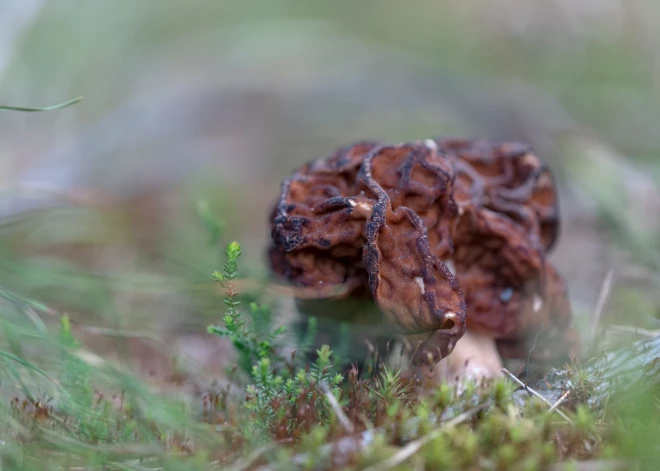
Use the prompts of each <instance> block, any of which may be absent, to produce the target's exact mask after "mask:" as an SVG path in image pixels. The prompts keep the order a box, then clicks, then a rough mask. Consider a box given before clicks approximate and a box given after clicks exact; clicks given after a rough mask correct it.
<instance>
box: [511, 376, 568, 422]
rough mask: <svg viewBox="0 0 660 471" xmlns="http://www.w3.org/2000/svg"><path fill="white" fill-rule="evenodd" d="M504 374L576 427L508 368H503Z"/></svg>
mask: <svg viewBox="0 0 660 471" xmlns="http://www.w3.org/2000/svg"><path fill="white" fill-rule="evenodd" d="M502 373H504V374H505V375H507V376H508V377H509V378H511V379H512V380H514V381H515V382H516V383H518V384H519V385H520V386H522V387H523V388H525V391H527V392H529V393H530V394H532V395H534V396H536V397H538V398H539V399H541V400H542V401H543V402H545V403H546V404H547V405H549V406H550V408H551V410H554V411H555V412H557V414H559V415H560V416H562V418H563V419H564V420H565V421H566V422H568V423H569V424H571V425H573V426H574V424H573V421H572V420H571V418H570V417H569V416H567V415H566V414H564V413H563V412H562V411H560V410H559V409H552V407H553V406H554V404H552V403H551V402H550V401H548V400H547V399H546V398H545V397H543V396H542V395H541V394H539V393H538V392H536V391H534V390H533V389H532V388H530V387H529V386H527V385H526V384H525V383H523V382H522V381H520V380H519V379H518V378H517V377H516V375H514V374H513V373H511V372H510V371H509V370H507V369H506V368H502Z"/></svg>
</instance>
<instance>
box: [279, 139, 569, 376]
mask: <svg viewBox="0 0 660 471" xmlns="http://www.w3.org/2000/svg"><path fill="white" fill-rule="evenodd" d="M271 225H272V232H271V236H272V244H271V247H270V249H269V253H270V263H271V268H272V270H273V272H274V273H275V274H277V275H279V276H280V277H283V278H284V279H286V280H287V282H289V283H291V284H293V285H294V286H296V287H297V288H300V289H304V290H306V292H307V293H310V292H312V293H316V294H317V296H316V297H317V298H319V299H321V300H323V302H326V303H328V302H330V300H338V299H346V298H365V299H370V300H373V301H375V304H376V305H377V307H378V308H379V309H378V310H379V312H380V313H381V315H382V319H383V322H381V323H380V325H381V326H382V327H384V334H386V335H387V334H389V335H390V336H391V335H392V334H400V335H404V336H407V338H408V339H409V340H412V341H414V347H415V349H414V352H413V354H412V360H413V363H414V364H416V365H424V364H427V365H433V364H435V363H437V362H438V361H440V360H441V359H443V358H445V357H447V356H449V359H448V360H447V362H446V365H447V366H448V367H449V369H450V370H455V369H456V368H452V366H451V365H459V366H460V365H463V367H464V366H465V364H466V363H467V364H469V365H470V370H471V371H472V372H475V371H478V372H479V373H478V376H492V375H494V374H498V373H499V369H500V368H501V363H500V360H499V358H498V355H497V353H493V352H496V351H499V354H501V355H504V356H506V357H521V356H526V353H527V350H529V349H530V345H531V343H530V339H531V341H532V342H533V340H534V338H535V337H539V336H538V335H537V334H538V332H540V331H544V332H546V335H544V336H542V338H543V340H542V342H541V343H543V342H545V343H543V345H544V348H542V349H537V348H534V351H535V352H537V353H541V354H542V355H541V356H544V357H545V358H551V357H552V354H553V352H552V351H551V350H550V349H546V348H545V346H547V345H549V343H548V339H552V342H556V341H557V340H558V339H565V340H566V342H565V343H566V344H567V345H568V346H569V347H570V348H569V350H570V351H573V350H572V349H574V347H575V345H576V336H575V335H574V332H573V331H572V327H571V325H570V321H571V316H572V315H571V310H570V305H569V303H568V300H567V296H566V290H565V288H564V284H563V281H562V280H561V278H560V276H559V275H558V274H557V272H556V271H555V270H554V268H553V267H552V266H551V265H550V264H549V263H548V262H547V260H546V258H545V254H546V251H547V250H549V249H551V248H552V246H553V245H554V243H555V240H556V237H557V232H558V207H557V196H556V192H555V188H554V182H553V179H552V175H551V174H550V172H549V170H548V169H547V168H546V167H545V166H543V165H542V164H541V162H540V160H539V159H538V158H537V157H536V155H535V154H534V153H533V152H532V150H531V149H530V148H529V147H527V146H525V145H522V144H519V143H511V142H504V143H498V142H493V141H486V140H477V141H470V140H457V139H450V140H431V139H427V140H425V141H417V142H410V143H402V144H399V145H384V144H380V143H377V142H359V143H356V144H353V145H350V146H347V147H344V148H342V149H339V150H338V151H337V152H335V153H334V154H333V155H331V156H329V157H327V158H322V159H318V160H314V161H312V162H309V163H308V164H306V165H304V166H303V167H302V168H300V169H299V170H298V171H296V172H294V173H293V174H292V175H291V176H289V177H288V178H286V179H285V180H284V181H283V182H282V186H281V192H280V195H279V198H278V200H277V202H276V204H275V205H274V208H273V210H272V213H271ZM304 302H305V301H304V300H300V303H304ZM328 311H329V313H328V315H329V316H330V317H332V316H337V315H339V314H340V313H341V312H342V309H341V308H336V307H334V306H333V307H331V308H329V309H328ZM356 316H357V317H358V318H359V316H360V312H359V311H358V312H356V313H353V317H352V318H353V319H355V318H356ZM371 319H372V320H373V318H371ZM466 329H467V331H468V333H467V334H466ZM373 332H375V331H373ZM461 339H462V340H461ZM459 340H460V341H459ZM536 340H538V338H536ZM564 351H565V350H564ZM452 352H453V353H452ZM479 352H481V353H479ZM450 354H451V355H450ZM466 355H468V356H467V357H466Z"/></svg>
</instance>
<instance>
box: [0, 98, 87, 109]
mask: <svg viewBox="0 0 660 471" xmlns="http://www.w3.org/2000/svg"><path fill="white" fill-rule="evenodd" d="M82 99H83V97H81V96H79V97H76V98H73V99H72V100H69V101H65V102H64V103H58V104H57V105H51V106H41V107H34V108H33V107H29V106H9V105H0V110H7V111H27V112H32V111H55V110H61V109H62V108H66V107H67V106H71V105H74V104H76V103H78V102H79V101H82Z"/></svg>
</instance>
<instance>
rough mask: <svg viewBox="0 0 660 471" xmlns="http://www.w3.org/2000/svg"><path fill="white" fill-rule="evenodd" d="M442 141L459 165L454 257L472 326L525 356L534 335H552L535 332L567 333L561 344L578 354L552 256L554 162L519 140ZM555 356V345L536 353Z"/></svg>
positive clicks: (508, 352)
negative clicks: (549, 165) (549, 256)
mask: <svg viewBox="0 0 660 471" xmlns="http://www.w3.org/2000/svg"><path fill="white" fill-rule="evenodd" d="M437 144H438V147H439V148H440V149H441V151H444V152H445V153H446V154H447V156H448V158H449V159H451V160H452V161H453V162H454V169H455V172H456V183H455V188H456V190H455V192H454V197H455V199H456V202H457V204H458V206H459V208H460V210H459V212H460V217H459V220H458V222H457V223H456V225H455V226H454V230H453V231H452V238H453V241H454V244H455V246H456V250H455V252H454V253H453V254H452V259H453V261H454V264H455V266H456V274H457V278H458V280H459V284H460V286H461V289H462V290H463V293H464V295H465V299H466V303H467V305H468V327H469V328H470V329H473V330H476V331H481V332H487V333H489V334H490V335H492V336H493V337H494V338H495V339H497V340H498V345H499V346H500V352H501V354H502V355H503V356H505V357H524V356H526V355H527V351H529V350H530V349H531V346H532V345H533V342H534V340H538V339H539V338H541V339H544V338H546V337H548V336H549V334H547V335H537V334H539V332H541V334H542V332H544V331H545V332H546V333H549V332H550V331H552V332H554V336H555V337H557V335H565V341H564V342H563V343H564V344H565V345H566V346H567V348H568V349H569V350H570V352H571V353H574V350H575V348H576V344H575V342H576V340H575V339H576V338H577V337H576V333H575V332H574V331H573V330H572V329H571V327H570V321H571V318H572V312H571V308H570V305H569V303H568V299H567V293H566V290H565V288H564V284H563V281H562V279H561V278H560V276H559V274H558V273H557V272H556V271H555V269H554V268H553V267H552V266H551V265H550V263H549V262H548V261H547V260H546V252H547V251H548V250H550V249H551V248H552V247H553V245H554V243H555V241H556V238H557V233H558V230H559V217H558V216H559V208H558V201H557V200H558V198H557V194H556V190H555V186H554V181H553V178H552V175H551V173H550V171H549V169H548V168H547V167H545V166H544V165H543V164H542V163H541V161H540V160H539V158H538V157H536V155H534V153H533V151H532V149H531V148H529V147H528V146H525V145H523V144H519V143H515V142H493V141H486V140H478V141H466V140H458V139H451V140H438V141H437ZM558 340H560V339H558V338H555V341H558ZM514 347H515V348H514ZM523 350H524V353H523ZM553 350H554V353H555V354H561V353H565V352H566V349H565V348H556V349H553ZM551 355H552V352H551V351H550V349H539V350H538V351H536V348H534V351H533V352H532V356H534V357H535V358H547V357H549V356H551Z"/></svg>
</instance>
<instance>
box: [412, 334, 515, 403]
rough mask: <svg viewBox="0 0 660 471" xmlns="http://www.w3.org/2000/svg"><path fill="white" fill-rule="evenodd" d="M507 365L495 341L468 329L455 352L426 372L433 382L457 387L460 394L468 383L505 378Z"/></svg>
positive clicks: (457, 344)
mask: <svg viewBox="0 0 660 471" xmlns="http://www.w3.org/2000/svg"><path fill="white" fill-rule="evenodd" d="M503 366H504V365H503V364H502V358H501V357H500V354H499V352H498V351H497V346H496V344H495V339H493V338H492V337H490V336H488V335H487V334H483V333H480V332H474V331H471V330H469V329H468V330H467V331H466V332H465V335H463V337H461V339H460V340H459V341H458V342H457V343H456V346H455V347H454V350H453V351H452V352H451V353H450V354H449V355H448V356H447V357H446V358H444V359H442V360H441V361H440V362H439V363H437V364H436V365H434V366H433V369H432V371H428V370H427V369H426V368H424V369H425V370H427V371H426V372H425V375H426V376H427V378H428V379H430V380H431V381H434V382H437V383H440V382H446V383H449V384H453V385H456V386H457V387H458V389H459V392H460V391H462V389H463V387H464V385H465V383H466V382H467V381H474V382H479V381H481V380H484V379H489V378H495V377H499V376H502V368H503Z"/></svg>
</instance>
